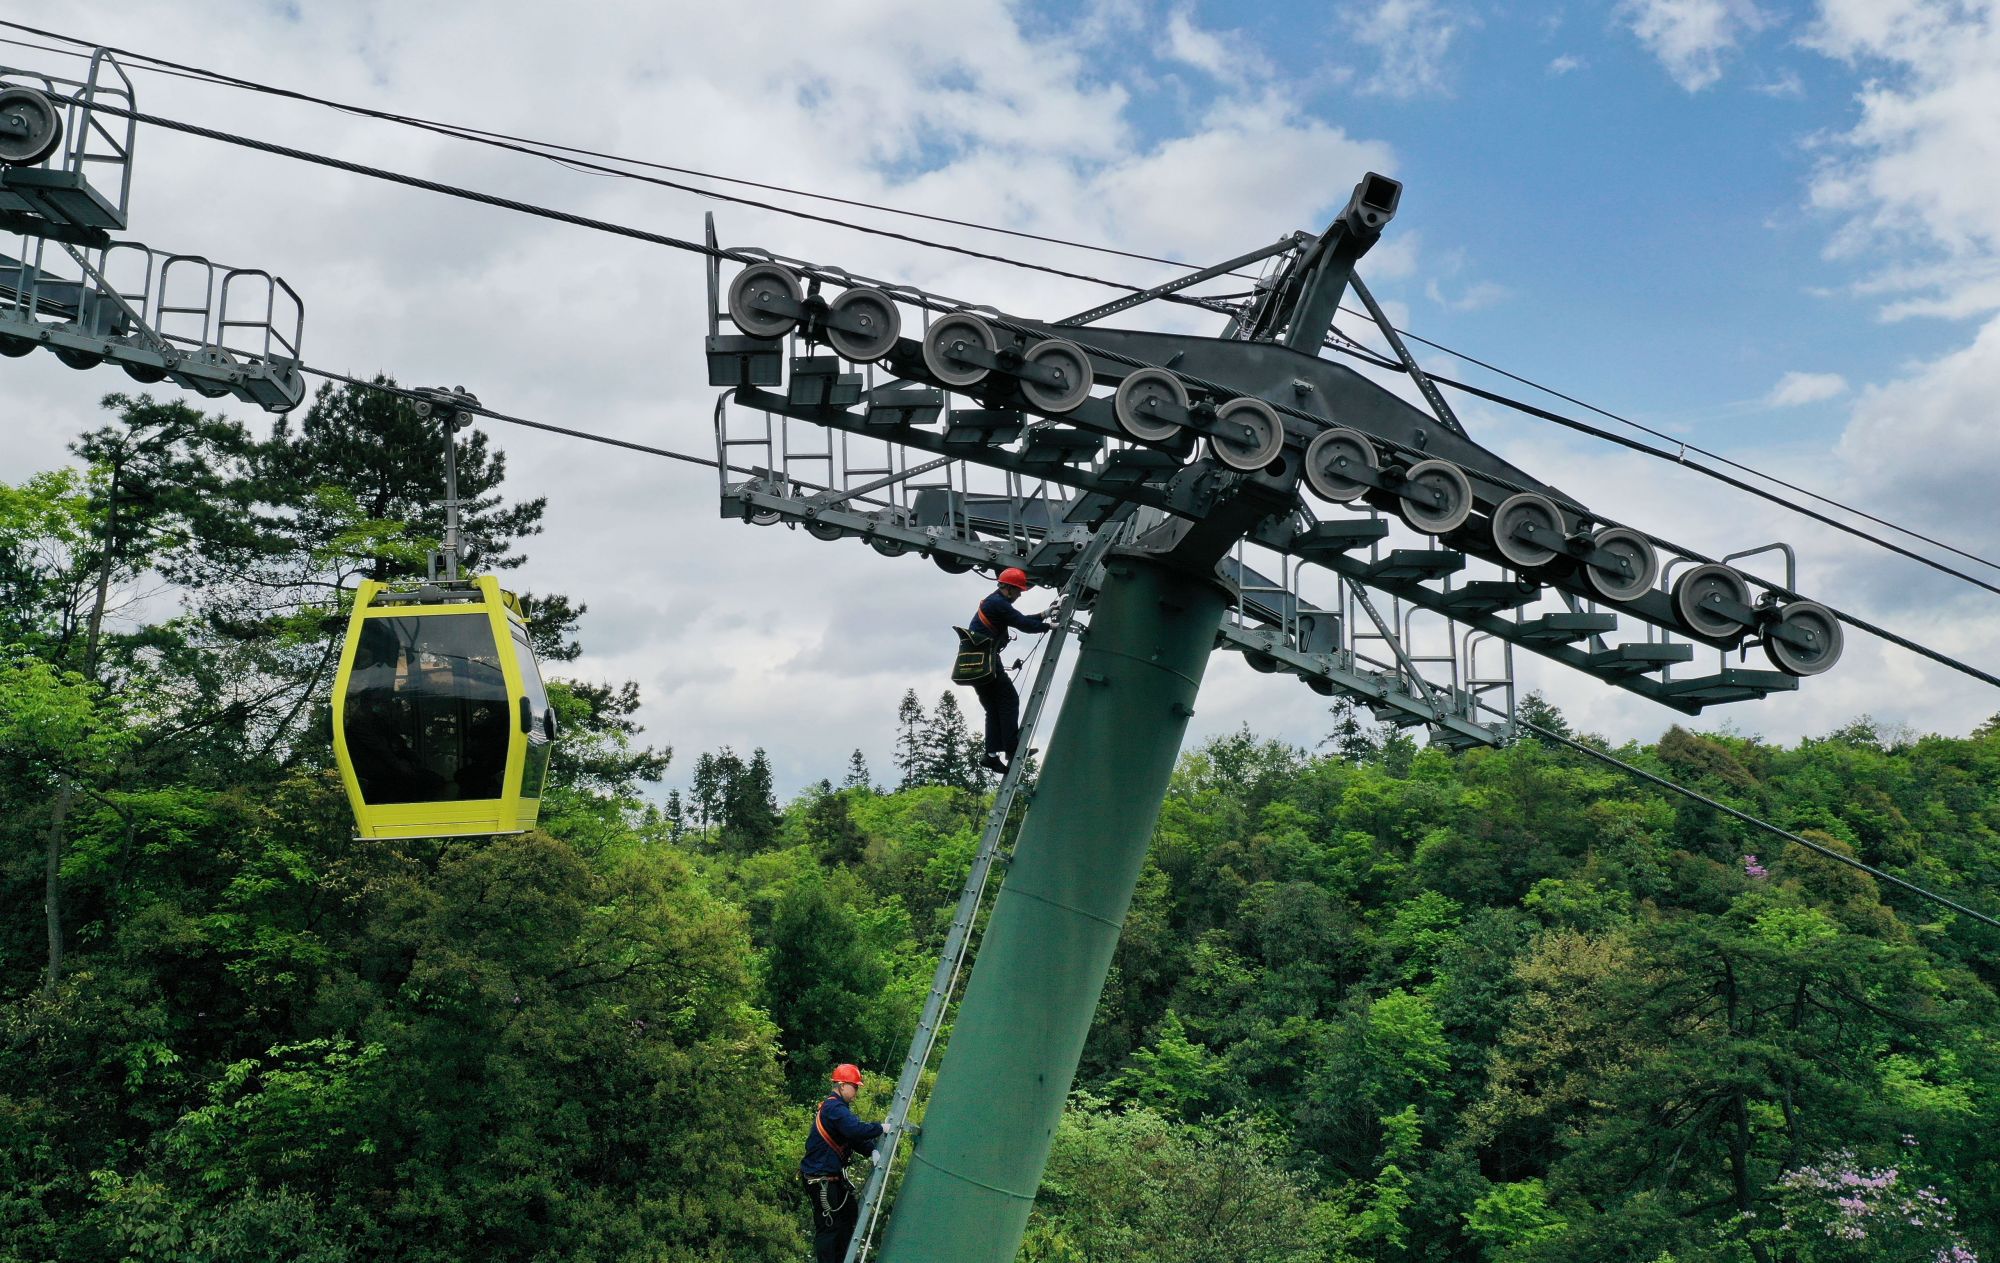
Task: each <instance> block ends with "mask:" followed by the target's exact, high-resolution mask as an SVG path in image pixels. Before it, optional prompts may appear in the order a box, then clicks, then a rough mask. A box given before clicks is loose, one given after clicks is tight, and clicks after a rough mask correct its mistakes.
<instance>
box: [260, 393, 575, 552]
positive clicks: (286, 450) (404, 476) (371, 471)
mask: <svg viewBox="0 0 2000 1263" xmlns="http://www.w3.org/2000/svg"><path fill="white" fill-rule="evenodd" d="M375 381H376V383H377V384H379V385H388V386H394V385H395V382H394V381H393V380H392V379H390V378H388V377H384V376H381V375H377V376H376V378H375ZM444 441H445V436H444V432H443V428H442V427H441V426H440V425H439V424H438V423H437V422H436V421H435V420H432V419H430V418H425V417H419V416H418V415H417V414H416V409H415V407H414V406H413V405H412V404H411V403H410V401H409V400H407V399H403V398H400V397H398V396H394V395H387V394H384V393H382V392H381V391H379V390H371V389H369V388H367V387H365V386H339V387H335V386H333V385H331V384H329V385H327V386H323V387H321V389H320V392H319V393H318V394H317V395H315V396H314V397H313V402H312V406H311V407H309V408H307V409H306V411H305V415H304V416H303V417H302V418H301V419H300V420H299V422H298V424H297V427H296V428H294V426H293V422H292V418H291V417H280V418H278V421H277V424H276V426H274V427H273V429H272V433H271V440H270V442H269V443H267V444H265V445H264V447H263V449H262V450H261V451H260V453H259V455H258V462H257V463H258V465H259V472H260V473H261V474H262V475H263V477H264V478H265V479H266V480H267V481H269V482H270V483H271V484H272V487H273V493H272V501H273V503H276V504H278V505H281V506H284V507H283V509H282V511H281V513H280V515H279V516H278V517H277V518H275V519H273V520H272V521H271V522H270V523H268V524H267V525H268V527H269V528H270V530H271V532H272V534H273V535H276V536H279V537H284V538H287V539H295V540H296V541H297V542H298V543H299V544H300V545H301V546H302V547H308V546H310V547H318V548H321V549H323V550H324V549H328V548H331V549H333V550H335V551H337V552H339V553H342V554H345V555H346V556H347V557H348V558H350V559H351V560H350V561H349V563H348V565H349V567H356V566H357V565H358V568H359V569H360V570H361V571H362V572H363V573H365V574H366V576H367V577H368V578H371V579H388V578H391V577H393V576H396V575H399V574H411V573H421V572H422V552H423V549H424V548H426V547H429V546H430V545H432V544H434V543H435V542H436V541H437V540H440V539H442V538H443V537H444V488H445V470H444ZM454 442H455V443H456V445H457V449H458V450H457V456H458V496H459V513H460V527H459V534H460V539H461V544H462V547H463V550H464V561H465V564H466V566H467V568H468V569H473V570H508V569H512V568H513V567H515V566H518V565H520V564H521V561H522V558H521V556H520V555H519V554H517V553H515V552H514V551H513V547H514V544H515V542H516V541H517V540H519V539H521V538H523V537H524V536H529V535H538V534H540V533H541V529H542V525H541V522H542V514H543V512H544V510H545V509H546V508H547V506H548V501H547V500H546V499H545V498H540V497H538V498H536V499H533V500H524V501H522V502H520V503H518V504H506V503H504V502H503V501H502V500H501V498H500V495H499V494H498V488H499V486H500V483H501V482H502V481H503V480H504V479H505V478H506V476H507V458H506V455H505V454H504V453H502V452H500V451H499V450H497V449H495V448H493V447H491V446H490V445H489V444H488V442H487V439H486V435H485V434H484V433H483V432H482V431H480V430H478V429H476V428H470V427H468V428H466V429H462V430H460V431H459V432H458V434H457V435H456V437H455V439H454ZM361 527H366V528H369V529H365V530H364V529H358V528H361ZM413 563H414V564H413Z"/></svg>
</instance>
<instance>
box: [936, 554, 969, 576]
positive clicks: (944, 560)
mask: <svg viewBox="0 0 2000 1263" xmlns="http://www.w3.org/2000/svg"><path fill="white" fill-rule="evenodd" d="M931 564H933V565H935V566H936V567H937V568H938V569H939V570H942V571H944V572H945V573H946V574H965V573H967V572H969V571H970V570H971V569H972V563H971V562H969V561H967V560H966V559H965V558H963V557H956V556H953V555H952V554H951V553H932V554H931Z"/></svg>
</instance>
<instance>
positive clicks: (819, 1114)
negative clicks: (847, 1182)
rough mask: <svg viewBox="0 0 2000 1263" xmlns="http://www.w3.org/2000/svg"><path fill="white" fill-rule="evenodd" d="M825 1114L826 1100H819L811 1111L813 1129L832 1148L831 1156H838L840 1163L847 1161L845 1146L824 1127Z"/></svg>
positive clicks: (830, 1177) (828, 1177)
mask: <svg viewBox="0 0 2000 1263" xmlns="http://www.w3.org/2000/svg"><path fill="white" fill-rule="evenodd" d="M832 1099H833V1098H831V1097H828V1098H827V1100H832ZM825 1114H826V1101H821V1102H820V1103H819V1108H818V1109H816V1110H814V1111H813V1130H814V1131H816V1132H818V1133H819V1138H820V1139H821V1140H824V1141H825V1142H826V1147H827V1148H829V1149H831V1150H833V1156H834V1157H836V1158H839V1159H840V1160H841V1162H842V1163H845V1162H846V1161H847V1146H846V1145H843V1144H841V1143H840V1142H839V1141H838V1140H835V1139H834V1138H833V1133H832V1132H830V1131H828V1130H827V1129H826V1118H825ZM822 1178H824V1179H833V1178H836V1177H834V1176H824V1177H822Z"/></svg>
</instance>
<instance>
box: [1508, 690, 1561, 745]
mask: <svg viewBox="0 0 2000 1263" xmlns="http://www.w3.org/2000/svg"><path fill="white" fill-rule="evenodd" d="M1515 714H1516V715H1517V716H1519V717H1520V720H1521V723H1522V728H1521V732H1520V735H1521V736H1523V737H1526V738H1528V739H1530V740H1532V741H1537V742H1540V743H1541V744H1542V745H1545V746H1549V747H1551V748H1554V747H1557V746H1560V745H1561V744H1562V742H1560V741H1558V740H1556V738H1557V737H1568V736H1572V735H1574V734H1573V733H1572V732H1571V731H1570V726H1569V720H1567V719H1565V718H1564V717H1563V713H1562V712H1561V711H1559V710H1557V709H1556V708H1555V707H1554V706H1553V705H1551V704H1550V702H1549V699H1548V698H1546V697H1543V696H1542V694H1541V691H1540V690H1536V691H1535V692H1532V693H1530V694H1528V695H1527V696H1526V697H1524V698H1522V699H1521V704H1520V705H1519V706H1518V707H1516V708H1515ZM1528 724H1533V725H1535V727H1536V728H1541V729H1544V730H1546V731H1547V732H1549V733H1552V734H1554V735H1553V736H1547V737H1545V736H1543V735H1542V734H1541V733H1539V732H1536V731H1534V729H1531V728H1529V727H1527V726H1526V725H1528Z"/></svg>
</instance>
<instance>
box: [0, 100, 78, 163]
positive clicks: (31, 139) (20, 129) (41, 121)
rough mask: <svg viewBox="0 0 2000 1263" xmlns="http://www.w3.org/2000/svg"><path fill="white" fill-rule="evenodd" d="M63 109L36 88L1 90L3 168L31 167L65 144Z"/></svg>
mask: <svg viewBox="0 0 2000 1263" xmlns="http://www.w3.org/2000/svg"><path fill="white" fill-rule="evenodd" d="M62 116H63V112H62V107H61V106H59V105H57V104H56V103H55V101H54V100H53V99H51V98H50V97H49V95H48V93H46V92H41V91H38V90H37V89H34V88H4V89H0V166H8V167H32V166H34V165H35V164H36V163H38V162H40V161H42V160H43V159H44V158H47V157H48V156H49V155H50V154H52V153H54V152H55V151H56V146H57V145H59V144H61V143H62V130H63V119H62Z"/></svg>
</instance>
